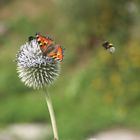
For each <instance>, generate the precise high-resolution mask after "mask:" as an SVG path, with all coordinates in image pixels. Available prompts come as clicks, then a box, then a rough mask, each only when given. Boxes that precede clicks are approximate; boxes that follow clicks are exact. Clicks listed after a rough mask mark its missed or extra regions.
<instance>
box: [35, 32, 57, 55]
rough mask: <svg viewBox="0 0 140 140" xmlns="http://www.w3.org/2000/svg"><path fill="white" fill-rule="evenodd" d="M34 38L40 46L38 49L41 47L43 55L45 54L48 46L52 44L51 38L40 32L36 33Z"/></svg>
mask: <svg viewBox="0 0 140 140" xmlns="http://www.w3.org/2000/svg"><path fill="white" fill-rule="evenodd" d="M36 39H37V42H38V44H39V46H40V49H41V51H42V53H43V54H44V55H47V53H48V47H49V46H50V45H52V44H54V41H53V40H52V39H51V38H49V37H45V36H42V35H40V34H36Z"/></svg>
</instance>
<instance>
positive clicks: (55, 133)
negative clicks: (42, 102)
mask: <svg viewBox="0 0 140 140" xmlns="http://www.w3.org/2000/svg"><path fill="white" fill-rule="evenodd" d="M45 93H46V103H47V105H48V110H49V113H50V118H51V123H52V129H53V134H54V140H59V137H58V131H57V126H56V120H55V115H54V110H53V105H52V100H51V96H50V95H49V92H48V91H46V92H45Z"/></svg>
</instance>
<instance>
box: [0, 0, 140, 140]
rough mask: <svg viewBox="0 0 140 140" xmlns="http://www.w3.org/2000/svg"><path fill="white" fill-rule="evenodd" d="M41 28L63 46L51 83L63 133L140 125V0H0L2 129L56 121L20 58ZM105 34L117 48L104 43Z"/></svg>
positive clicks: (80, 135)
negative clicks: (20, 67) (19, 69)
mask: <svg viewBox="0 0 140 140" xmlns="http://www.w3.org/2000/svg"><path fill="white" fill-rule="evenodd" d="M36 32H40V33H41V34H43V35H48V34H49V35H50V36H52V37H53V38H54V39H55V41H56V42H57V43H59V44H61V45H62V46H63V47H64V48H65V52H64V55H65V57H64V60H63V62H62V69H61V74H60V77H59V79H58V80H57V81H56V82H55V84H53V85H52V86H50V87H49V90H50V92H51V95H52V100H53V104H54V108H55V113H56V118H57V124H58V129H59V135H60V139H61V140H85V139H87V138H88V137H90V136H92V135H94V134H96V133H99V132H101V131H103V130H107V129H111V128H115V127H120V128H131V129H133V130H136V131H139V130H140V1H139V0H125V1H124V0H105V1H101V0H71V1H70V0H69V1H68V0H24V1H19V0H0V128H1V129H0V130H1V131H2V130H3V129H5V128H6V127H7V126H9V125H11V124H18V123H20V124H22V123H33V124H34V123H39V124H45V125H47V124H50V118H49V114H48V110H47V105H46V103H45V99H44V95H43V93H42V91H38V90H33V89H31V88H27V87H26V86H25V85H24V84H23V83H21V81H20V79H19V78H18V76H17V73H16V63H15V62H14V60H15V56H16V53H17V51H18V50H19V48H20V46H21V45H22V44H23V43H25V42H26V41H27V39H28V37H29V36H30V35H34V34H35V33H36ZM105 40H107V41H110V42H111V43H113V44H114V46H115V48H116V52H115V53H114V54H109V53H108V52H107V51H106V50H105V49H104V48H103V47H102V42H103V41H105ZM52 138H53V136H52V133H50V135H49V136H48V137H47V139H48V140H49V139H52ZM1 140H3V139H1Z"/></svg>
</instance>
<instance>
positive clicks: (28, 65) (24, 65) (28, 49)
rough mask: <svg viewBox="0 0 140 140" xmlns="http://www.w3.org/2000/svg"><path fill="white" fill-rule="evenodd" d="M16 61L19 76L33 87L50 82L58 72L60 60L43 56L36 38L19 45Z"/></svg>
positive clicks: (36, 87) (43, 85)
mask: <svg viewBox="0 0 140 140" xmlns="http://www.w3.org/2000/svg"><path fill="white" fill-rule="evenodd" d="M16 61H17V72H18V75H19V78H20V79H21V81H22V82H24V83H25V85H27V86H28V87H33V88H34V89H39V88H43V87H45V86H47V85H49V84H51V83H52V82H53V81H54V80H55V79H56V78H57V77H58V76H59V73H60V62H59V61H57V60H54V59H53V58H50V57H48V56H44V55H43V54H42V52H41V49H40V47H39V44H38V42H37V40H36V39H33V40H31V41H29V42H26V43H25V44H24V45H22V46H21V48H20V50H19V52H18V54H17V56H16Z"/></svg>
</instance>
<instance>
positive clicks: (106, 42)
mask: <svg viewBox="0 0 140 140" xmlns="http://www.w3.org/2000/svg"><path fill="white" fill-rule="evenodd" d="M102 46H103V47H104V48H105V49H106V50H108V51H109V52H110V53H114V52H115V47H113V44H111V43H109V42H108V41H105V42H104V43H103V44H102Z"/></svg>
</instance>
